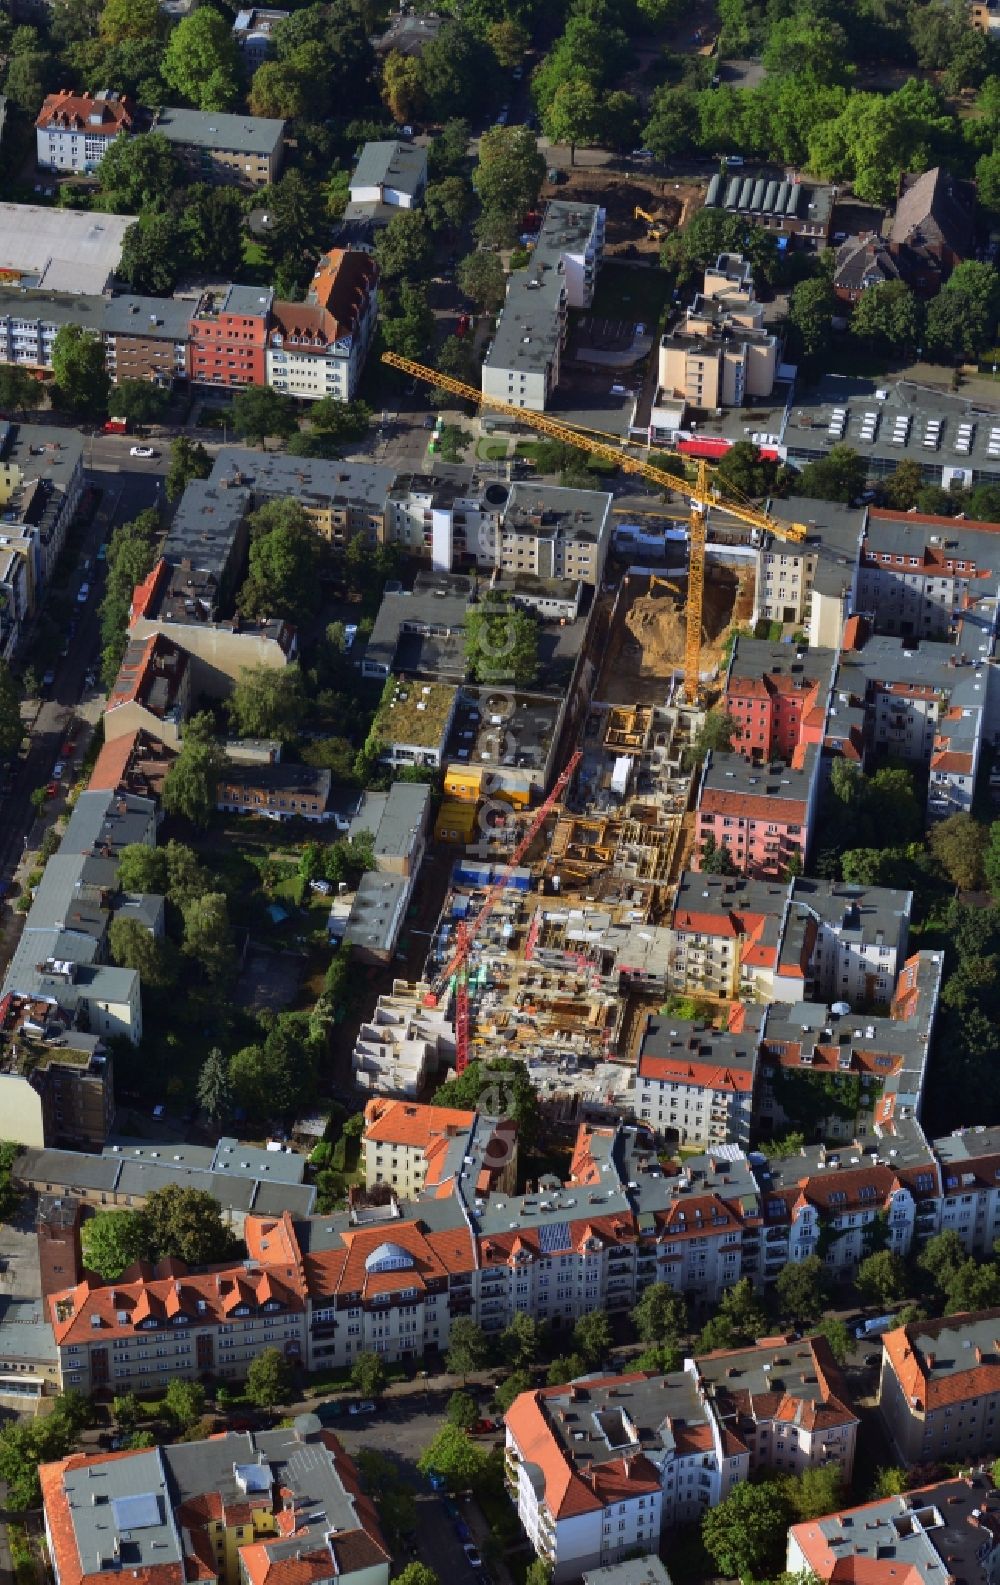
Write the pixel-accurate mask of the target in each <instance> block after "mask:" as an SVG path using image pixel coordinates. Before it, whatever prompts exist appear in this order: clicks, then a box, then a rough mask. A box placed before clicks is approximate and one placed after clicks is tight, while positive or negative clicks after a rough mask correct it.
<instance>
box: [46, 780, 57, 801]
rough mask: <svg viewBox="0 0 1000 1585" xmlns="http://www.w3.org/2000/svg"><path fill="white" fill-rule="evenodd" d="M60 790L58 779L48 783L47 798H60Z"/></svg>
mask: <svg viewBox="0 0 1000 1585" xmlns="http://www.w3.org/2000/svg"><path fill="white" fill-rule="evenodd" d="M59 791H60V789H59V783H58V782H57V781H50V782H49V783H48V784H47V785H46V788H45V796H46V798H58V797H59Z"/></svg>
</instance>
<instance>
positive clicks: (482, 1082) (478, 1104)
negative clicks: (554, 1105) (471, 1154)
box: [432, 1057, 538, 1144]
mask: <svg viewBox="0 0 1000 1585" xmlns="http://www.w3.org/2000/svg"><path fill="white" fill-rule="evenodd" d="M432 1099H433V1103H434V1105H435V1106H456V1107H463V1108H468V1109H469V1110H473V1109H476V1110H479V1111H482V1112H485V1113H487V1114H488V1115H489V1116H493V1117H511V1118H513V1119H514V1121H515V1123H516V1124H517V1132H518V1138H519V1139H520V1140H521V1142H522V1144H529V1143H530V1142H531V1141H532V1140H533V1139H534V1138H536V1136H537V1133H538V1091H537V1090H536V1089H535V1086H534V1085H533V1084H532V1082H531V1079H530V1077H529V1074H528V1069H527V1067H526V1066H525V1064H524V1063H523V1062H521V1061H519V1060H518V1059H517V1058H516V1057H491V1058H490V1059H489V1060H488V1061H486V1062H481V1061H480V1060H479V1059H478V1058H476V1059H474V1060H473V1061H472V1062H470V1063H469V1064H468V1065H467V1067H466V1069H465V1072H464V1073H461V1074H456V1075H455V1077H454V1078H451V1079H448V1080H447V1081H446V1082H445V1083H444V1084H442V1085H439V1087H438V1088H437V1090H435V1092H434V1095H433V1097H432Z"/></svg>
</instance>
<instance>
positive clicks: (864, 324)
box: [851, 281, 925, 352]
mask: <svg viewBox="0 0 1000 1585" xmlns="http://www.w3.org/2000/svg"><path fill="white" fill-rule="evenodd" d="M924 329H925V317H924V305H923V303H922V302H921V301H920V299H919V297H918V296H917V295H916V293H915V292H914V291H913V289H912V288H911V287H909V286H907V284H906V282H905V281H878V282H876V284H875V285H874V286H869V287H866V289H865V290H864V291H863V292H862V293H861V296H860V297H859V298H858V301H857V302H856V303H855V305H854V312H853V314H852V316H851V331H852V334H854V335H855V336H858V337H860V338H861V339H862V340H865V341H870V342H874V343H876V344H879V345H882V346H885V347H888V348H890V349H891V350H892V351H894V352H904V351H908V350H909V349H911V348H913V347H916V346H919V344H920V342H921V341H922V339H923V335H924Z"/></svg>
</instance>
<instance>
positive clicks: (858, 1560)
mask: <svg viewBox="0 0 1000 1585" xmlns="http://www.w3.org/2000/svg"><path fill="white" fill-rule="evenodd" d="M785 1566H786V1568H787V1569H788V1571H789V1572H790V1573H792V1574H796V1575H798V1574H809V1575H811V1576H812V1577H813V1578H814V1579H817V1580H820V1581H822V1582H823V1585H828V1582H830V1581H832V1580H850V1581H855V1582H857V1585H860V1582H861V1581H862V1580H875V1579H877V1580H880V1581H881V1580H886V1579H892V1578H899V1577H903V1576H905V1578H906V1579H907V1580H910V1581H912V1582H913V1585H935V1581H939V1580H942V1579H954V1580H981V1581H983V1582H984V1585H996V1582H997V1579H998V1578H1000V1498H998V1496H997V1491H996V1487H995V1486H994V1484H993V1481H992V1479H991V1477H990V1476H989V1474H988V1473H987V1472H986V1471H985V1470H982V1469H980V1470H976V1469H971V1470H968V1471H967V1472H966V1473H964V1474H962V1475H957V1476H955V1477H954V1478H953V1479H950V1480H943V1481H936V1482H934V1484H933V1485H930V1486H919V1487H917V1488H915V1489H913V1490H911V1491H907V1492H903V1493H902V1495H901V1496H898V1497H881V1498H878V1499H877V1500H876V1501H875V1502H866V1503H863V1504H862V1505H861V1506H860V1507H858V1508H844V1509H841V1510H840V1512H839V1513H831V1514H826V1515H824V1517H823V1518H821V1519H810V1520H808V1521H807V1522H806V1523H804V1524H794V1525H792V1527H791V1529H790V1530H789V1532H788V1552H787V1557H786V1564H785ZM892 1569H895V1570H896V1571H897V1572H896V1574H895V1575H893V1574H891V1573H890V1572H889V1571H890V1570H892Z"/></svg>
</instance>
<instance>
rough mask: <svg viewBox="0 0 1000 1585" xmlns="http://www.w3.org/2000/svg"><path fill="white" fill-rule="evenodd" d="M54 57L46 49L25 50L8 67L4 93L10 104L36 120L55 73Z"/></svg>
mask: <svg viewBox="0 0 1000 1585" xmlns="http://www.w3.org/2000/svg"><path fill="white" fill-rule="evenodd" d="M53 64H54V63H53V59H52V56H51V55H48V54H47V53H46V52H45V51H44V50H25V51H23V53H21V54H19V55H15V56H14V58H13V59H12V60H11V62H10V64H9V66H8V67H7V76H6V79H5V81H4V85H3V88H4V94H5V95H6V98H7V101H8V103H9V104H11V105H14V106H15V107H16V108H17V109H18V110H20V111H21V112H22V114H23V115H24V116H26V117H29V118H30V119H31V120H34V118H35V116H37V114H38V112H39V111H40V110H41V108H42V103H43V101H44V99H45V95H46V94H47V92H48V90H49V86H50V84H51V81H52V75H53V71H52V68H53Z"/></svg>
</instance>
